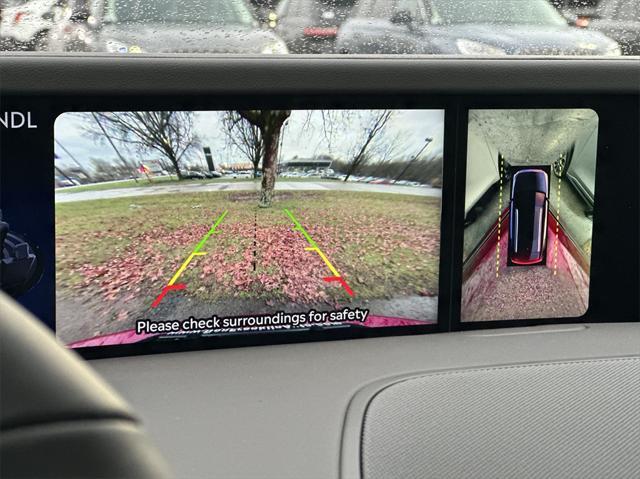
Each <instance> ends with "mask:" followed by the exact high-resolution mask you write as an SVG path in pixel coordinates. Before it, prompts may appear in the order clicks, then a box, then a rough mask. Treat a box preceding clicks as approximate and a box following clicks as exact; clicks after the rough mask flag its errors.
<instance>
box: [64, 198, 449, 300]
mask: <svg viewBox="0 0 640 479" xmlns="http://www.w3.org/2000/svg"><path fill="white" fill-rule="evenodd" d="M284 209H288V210H289V211H290V212H291V213H292V214H293V215H294V217H295V218H296V219H297V221H299V223H300V224H301V225H302V226H303V227H304V229H305V231H306V232H307V233H308V235H309V237H310V238H312V240H313V241H314V242H315V244H317V246H318V247H319V248H320V250H321V251H322V253H323V255H324V257H325V258H326V260H327V261H328V262H329V263H330V264H331V266H332V267H333V268H334V269H335V270H337V271H338V273H339V274H340V276H342V277H343V278H344V279H345V280H346V281H347V282H348V284H349V286H350V287H351V288H352V290H353V291H354V292H355V296H356V297H357V298H358V299H389V298H392V297H397V296H412V295H422V296H431V295H437V293H438V255H439V249H440V200H439V199H437V198H428V197H419V196H409V195H397V194H379V193H359V192H357V193H356V192H339V191H331V192H279V193H278V194H277V195H276V199H275V201H274V204H273V207H272V208H269V209H261V208H258V207H257V195H256V193H255V192H227V191H223V192H203V193H194V194H171V195H157V196H141V197H130V198H117V199H104V200H92V201H82V202H72V203H63V204H58V205H56V246H57V271H56V275H57V284H58V290H59V293H60V294H62V295H65V294H70V295H73V296H76V297H77V296H81V297H89V298H91V299H92V300H95V301H96V302H97V301H102V302H104V307H105V308H108V307H109V304H110V302H116V301H117V302H118V303H119V304H122V302H124V303H126V302H127V301H128V300H130V299H132V298H140V297H143V298H145V302H146V303H149V304H150V303H151V301H153V298H154V297H155V296H156V295H157V293H158V292H159V291H160V290H161V289H162V288H163V287H164V286H165V285H166V284H167V282H168V281H169V280H170V279H171V278H172V276H173V275H174V274H175V273H176V272H177V271H178V269H179V268H180V266H181V265H182V264H183V263H184V262H185V260H186V259H187V258H188V257H189V255H190V254H191V253H192V252H193V251H194V249H195V248H196V245H198V243H199V242H201V241H202V239H203V238H204V237H205V236H206V234H207V232H209V231H210V229H211V228H212V225H213V224H214V223H215V222H216V220H217V219H218V218H219V217H220V215H221V214H222V213H223V212H225V211H226V212H227V214H226V216H225V217H224V219H223V220H222V221H221V222H220V224H219V226H218V227H217V228H216V230H215V233H213V234H211V235H210V237H209V238H208V240H207V241H206V242H205V243H204V244H203V246H202V248H201V250H200V252H201V253H206V254H202V255H198V256H197V257H194V258H193V259H192V261H191V262H190V263H189V264H188V267H186V268H185V270H184V272H183V273H182V274H181V275H180V277H179V281H178V282H180V283H184V284H185V285H186V286H187V289H186V290H185V292H184V294H186V295H188V296H192V297H194V298H198V299H199V300H205V301H211V302H214V301H218V300H221V299H229V298H244V299H250V300H263V301H265V302H266V303H267V304H271V303H273V302H279V301H283V302H284V301H288V302H294V303H299V304H312V303H319V302H325V303H327V304H336V303H337V302H342V301H349V300H350V298H349V296H348V294H347V293H346V291H345V289H343V288H342V287H341V286H340V284H338V283H336V282H328V281H325V280H324V278H327V277H330V276H332V275H333V272H332V270H331V269H330V267H329V266H328V264H327V261H325V259H323V258H322V256H321V255H320V254H319V253H317V252H316V251H313V250H312V251H309V250H307V249H306V248H309V247H310V244H309V243H308V241H307V240H306V239H305V238H304V236H303V235H302V234H301V233H300V232H299V231H294V230H293V227H294V224H293V222H292V220H291V219H290V217H289V216H288V215H287V214H286V213H285V211H284Z"/></svg>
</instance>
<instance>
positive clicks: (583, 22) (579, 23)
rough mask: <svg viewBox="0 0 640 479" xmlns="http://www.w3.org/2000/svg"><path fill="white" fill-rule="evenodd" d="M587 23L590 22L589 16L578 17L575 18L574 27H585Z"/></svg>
mask: <svg viewBox="0 0 640 479" xmlns="http://www.w3.org/2000/svg"><path fill="white" fill-rule="evenodd" d="M589 23H591V20H590V19H589V17H578V19H577V20H576V27H580V28H587V27H588V26H589Z"/></svg>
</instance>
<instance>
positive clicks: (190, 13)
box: [106, 0, 253, 25]
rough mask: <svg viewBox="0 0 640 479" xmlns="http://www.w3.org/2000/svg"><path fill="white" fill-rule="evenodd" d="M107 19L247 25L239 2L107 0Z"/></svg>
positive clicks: (247, 13) (248, 21)
mask: <svg viewBox="0 0 640 479" xmlns="http://www.w3.org/2000/svg"><path fill="white" fill-rule="evenodd" d="M106 17H107V19H108V20H109V21H110V22H116V23H205V24H206V23H215V24H226V25H229V24H230V25H250V24H251V23H252V22H253V17H252V16H251V12H250V11H249V9H248V8H247V7H246V5H245V4H244V3H243V2H242V1H241V0H159V1H153V2H150V1H148V0H110V1H109V4H108V10H107V15H106Z"/></svg>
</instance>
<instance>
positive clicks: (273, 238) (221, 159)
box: [54, 110, 554, 348]
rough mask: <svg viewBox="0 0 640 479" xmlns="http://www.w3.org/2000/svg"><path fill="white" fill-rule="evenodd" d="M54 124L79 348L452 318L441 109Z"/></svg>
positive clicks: (58, 213)
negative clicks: (445, 263)
mask: <svg viewBox="0 0 640 479" xmlns="http://www.w3.org/2000/svg"><path fill="white" fill-rule="evenodd" d="M54 136H55V182H56V190H55V244H56V333H57V335H58V337H59V339H60V340H61V341H63V342H64V343H65V344H67V345H69V346H70V347H73V348H78V347H91V346H103V345H117V344H129V343H136V342H140V341H148V340H162V339H180V338H183V337H193V336H200V337H202V336H216V335H222V334H237V333H252V332H261V331H271V332H273V331H287V330H295V329H314V330H318V329H320V330H322V329H326V328H385V327H398V326H416V325H428V324H434V323H436V322H437V318H438V292H439V291H438V289H439V285H438V278H439V263H440V231H441V197H442V186H443V179H442V178H443V142H444V112H443V111H442V110H229V111H131V112H118V111H115V112H91V113H82V112H71V113H64V114H62V115H60V116H59V117H58V118H57V120H56V122H55V135H54ZM547 176H548V172H547ZM549 187H550V188H553V187H554V186H553V185H550V186H549ZM552 200H553V199H552ZM541 201H542V202H543V203H544V204H545V205H546V201H547V200H546V198H544V199H541ZM492 216H493V215H492ZM550 241H553V239H551V240H550Z"/></svg>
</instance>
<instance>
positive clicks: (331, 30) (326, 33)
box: [302, 27, 338, 37]
mask: <svg viewBox="0 0 640 479" xmlns="http://www.w3.org/2000/svg"><path fill="white" fill-rule="evenodd" d="M302 33H303V35H304V36H305V37H335V36H336V35H337V34H338V27H307V28H305V29H304V30H303V31H302Z"/></svg>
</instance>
